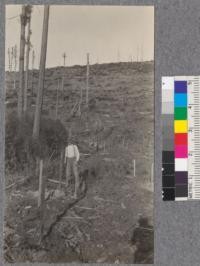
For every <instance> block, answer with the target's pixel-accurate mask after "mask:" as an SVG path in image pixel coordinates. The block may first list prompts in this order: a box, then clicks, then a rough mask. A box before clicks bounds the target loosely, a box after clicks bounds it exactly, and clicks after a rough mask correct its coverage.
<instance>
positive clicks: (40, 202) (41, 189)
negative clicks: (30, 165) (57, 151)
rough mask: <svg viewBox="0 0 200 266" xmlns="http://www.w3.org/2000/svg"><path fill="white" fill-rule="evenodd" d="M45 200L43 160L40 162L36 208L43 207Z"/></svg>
mask: <svg viewBox="0 0 200 266" xmlns="http://www.w3.org/2000/svg"><path fill="white" fill-rule="evenodd" d="M44 200H45V176H44V175H43V160H40V168H39V196H38V207H39V208H40V207H43V203H44Z"/></svg>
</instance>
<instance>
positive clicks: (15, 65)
mask: <svg viewBox="0 0 200 266" xmlns="http://www.w3.org/2000/svg"><path fill="white" fill-rule="evenodd" d="M14 71H15V73H14V84H13V85H14V90H16V72H17V45H15V47H14Z"/></svg>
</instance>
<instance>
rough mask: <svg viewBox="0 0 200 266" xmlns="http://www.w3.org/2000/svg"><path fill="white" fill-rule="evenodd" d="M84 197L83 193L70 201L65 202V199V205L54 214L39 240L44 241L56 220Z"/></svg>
mask: <svg viewBox="0 0 200 266" xmlns="http://www.w3.org/2000/svg"><path fill="white" fill-rule="evenodd" d="M84 197H85V194H84V195H82V196H81V197H80V198H78V199H75V200H73V201H71V202H67V201H66V206H65V208H64V210H62V211H61V212H60V213H58V214H57V215H56V217H55V219H54V221H53V222H52V223H51V225H50V226H49V228H48V229H47V230H46V232H45V233H44V234H43V236H42V239H41V241H44V240H45V239H46V238H47V237H48V235H49V234H51V232H52V230H53V228H54V226H55V225H56V224H57V222H59V221H60V220H61V218H62V217H63V216H64V215H65V214H66V213H67V211H68V210H69V209H71V208H72V207H73V206H74V205H75V204H76V203H78V202H79V201H81V200H82V199H83V198H84Z"/></svg>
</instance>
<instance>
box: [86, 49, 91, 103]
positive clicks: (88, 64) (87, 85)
mask: <svg viewBox="0 0 200 266" xmlns="http://www.w3.org/2000/svg"><path fill="white" fill-rule="evenodd" d="M89 57H90V54H89V53H87V71H86V106H87V107H88V95H89V71H90V70H89V69H90V61H89Z"/></svg>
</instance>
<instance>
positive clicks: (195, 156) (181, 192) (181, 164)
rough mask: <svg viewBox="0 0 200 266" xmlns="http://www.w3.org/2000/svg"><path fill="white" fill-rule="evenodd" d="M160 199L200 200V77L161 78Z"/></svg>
mask: <svg viewBox="0 0 200 266" xmlns="http://www.w3.org/2000/svg"><path fill="white" fill-rule="evenodd" d="M162 197H163V200H164V201H181V200H196V199H200V76H180V77H178V76H175V77H163V78H162Z"/></svg>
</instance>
